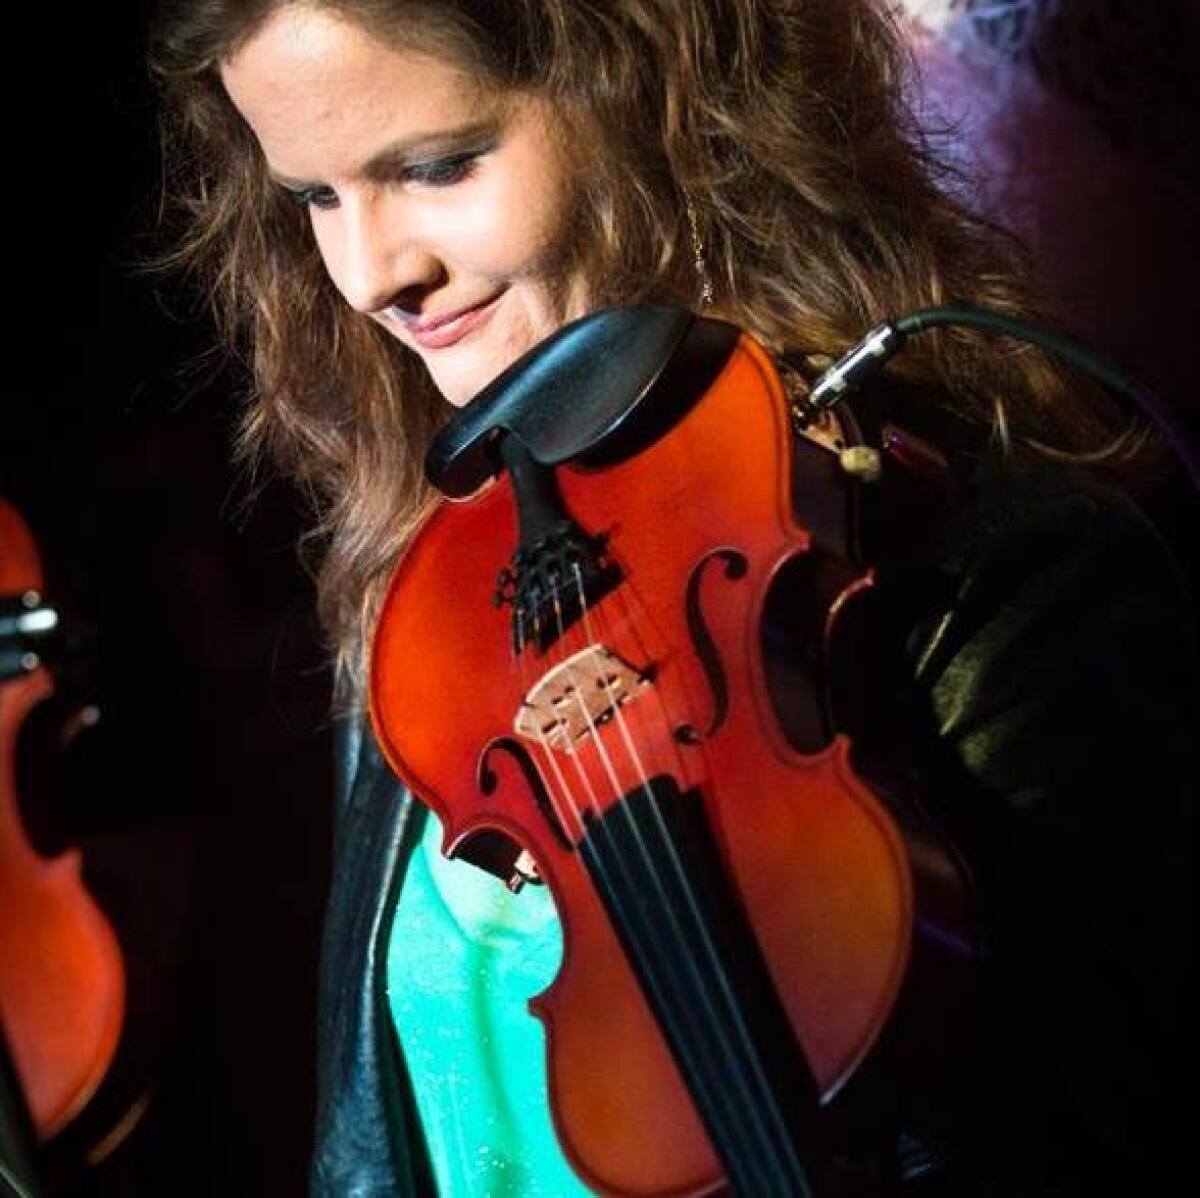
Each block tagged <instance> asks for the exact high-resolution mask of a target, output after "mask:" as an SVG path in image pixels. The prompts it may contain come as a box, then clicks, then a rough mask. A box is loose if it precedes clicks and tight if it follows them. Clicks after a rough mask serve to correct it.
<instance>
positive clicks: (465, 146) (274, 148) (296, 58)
mask: <svg viewBox="0 0 1200 1198" xmlns="http://www.w3.org/2000/svg"><path fill="white" fill-rule="evenodd" d="M221 75H222V78H223V80H224V83H225V87H226V89H227V90H228V92H229V95H230V97H231V98H232V100H233V102H234V104H235V105H236V106H237V108H238V110H239V111H240V112H241V114H242V116H243V117H245V119H246V121H247V122H248V123H249V125H250V127H251V129H252V130H253V131H254V134H255V136H256V137H257V138H258V141H259V144H260V145H261V147H262V150H263V153H264V155H265V156H266V160H267V163H268V166H269V168H270V171H271V174H272V176H273V177H274V178H275V179H277V180H278V181H279V183H280V184H281V186H283V187H284V188H286V189H287V190H288V191H289V192H290V193H291V195H292V196H293V197H294V198H295V200H296V202H297V203H299V204H302V205H303V206H304V207H305V208H306V209H307V211H308V215H309V219H310V220H311V222H312V229H313V233H314V235H315V237H316V241H317V245H318V247H319V248H320V251H321V256H322V258H323V259H324V261H325V266H326V269H327V270H328V271H329V276H330V278H331V279H332V280H333V282H334V284H335V285H336V286H337V289H338V290H339V291H340V292H341V293H342V295H343V296H344V297H345V299H346V302H347V303H348V304H350V306H351V307H353V308H355V309H356V310H357V311H359V312H362V313H364V314H365V315H367V316H369V317H371V319H372V320H375V321H377V322H378V323H379V324H381V325H382V326H383V327H384V328H385V329H387V330H388V332H389V333H391V334H392V335H393V336H394V337H396V338H397V339H398V340H400V341H401V342H403V343H404V344H405V345H406V346H408V347H409V348H410V349H411V350H412V351H413V352H414V353H416V354H418V355H419V356H420V357H421V359H422V360H423V361H424V362H425V365H426V366H427V367H428V369H429V373H430V375H431V376H432V378H433V381H434V382H435V383H436V385H437V386H438V388H439V389H440V390H441V392H442V394H443V395H445V397H446V398H447V399H448V400H449V401H450V402H451V403H453V404H456V405H462V404H464V403H466V402H467V400H469V399H470V398H471V397H472V396H473V395H475V393H476V392H477V391H479V390H480V389H481V388H482V387H484V386H485V385H486V384H487V383H488V382H490V381H491V380H492V379H493V378H495V377H496V375H497V374H499V373H500V372H501V371H502V370H503V369H504V368H505V367H506V366H508V365H510V364H511V363H512V362H513V361H514V360H515V359H516V358H518V357H519V356H520V355H521V354H522V353H524V352H525V350H527V349H529V348H530V347H531V346H533V345H535V344H536V343H537V342H539V341H541V340H542V339H543V338H545V337H546V336H547V335H549V334H550V333H552V332H554V331H555V330H556V329H557V328H559V327H560V326H561V325H562V324H563V323H564V322H565V321H567V320H569V319H573V318H574V317H576V316H580V315H582V314H583V313H584V312H585V311H586V310H587V288H586V286H585V285H584V282H583V280H582V279H581V278H579V277H576V275H577V272H575V271H572V270H571V268H570V267H569V265H568V263H569V260H570V258H571V255H570V253H569V252H568V251H569V249H570V246H571V242H572V238H573V230H572V214H573V206H574V205H573V198H574V195H575V194H576V193H575V191H574V187H573V179H572V175H571V171H570V167H569V165H568V162H567V158H566V155H565V153H564V151H563V149H562V147H561V142H560V139H559V138H558V136H557V132H558V131H557V129H556V127H555V126H554V124H553V121H552V118H551V114H550V112H549V111H548V108H547V105H546V104H545V103H544V102H543V101H541V100H539V99H535V98H533V97H531V96H527V95H523V94H515V93H504V94H497V93H495V92H489V91H484V90H482V89H481V88H480V86H479V85H478V84H477V83H475V82H474V81H473V80H472V79H471V78H469V77H468V76H467V75H465V74H463V73H462V72H460V71H459V70H457V69H456V68H455V67H453V66H451V65H450V64H448V63H447V62H446V61H444V60H442V59H438V58H434V57H430V56H429V55H426V54H421V53H417V52H416V51H408V50H396V49H393V48H391V47H389V46H387V45H385V44H383V43H382V42H379V41H376V40H375V39H374V38H372V37H371V36H370V35H369V34H367V33H365V32H363V31H362V30H361V29H360V28H358V26H356V25H353V24H350V23H349V22H346V21H343V20H341V19H340V18H338V17H336V16H334V15H333V14H330V13H326V12H324V11H322V10H320V9H317V8H313V7H311V6H309V5H298V4H293V5H287V6H285V7H283V8H281V9H280V10H279V11H278V12H276V13H275V15H274V16H273V17H271V18H270V20H269V21H268V23H267V24H266V25H264V26H263V28H262V29H260V30H259V31H258V32H257V33H256V34H255V35H254V36H253V37H252V38H251V39H250V40H249V41H248V42H246V43H244V44H243V45H242V46H241V47H240V48H239V50H238V51H237V53H236V54H234V55H233V57H232V58H230V59H229V60H228V61H227V62H225V63H224V64H223V66H222V70H221Z"/></svg>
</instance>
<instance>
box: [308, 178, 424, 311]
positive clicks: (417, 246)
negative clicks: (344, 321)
mask: <svg viewBox="0 0 1200 1198" xmlns="http://www.w3.org/2000/svg"><path fill="white" fill-rule="evenodd" d="M397 207H398V206H397V205H396V204H393V203H389V202H388V197H387V196H384V195H379V194H374V195H364V196H359V197H355V198H354V199H350V198H345V199H343V201H342V210H341V213H340V215H341V218H342V219H341V221H340V222H339V223H340V224H341V226H342V227H341V230H340V238H339V241H340V246H339V252H338V261H337V264H336V266H334V264H332V263H331V262H330V260H329V256H328V255H327V256H326V266H327V267H328V268H329V269H330V273H331V274H332V275H333V276H334V283H335V284H336V285H337V287H338V290H339V291H341V293H342V295H343V296H344V297H345V299H346V302H347V303H348V304H349V305H350V306H351V307H352V308H354V309H355V310H356V311H358V312H362V313H364V314H367V315H370V314H371V313H374V312H380V311H382V310H383V309H384V308H386V307H388V306H389V305H390V304H397V303H398V304H401V305H404V301H405V297H406V296H407V297H409V298H410V302H411V297H412V295H413V294H414V293H417V292H420V291H422V290H426V289H428V288H429V287H432V286H434V285H436V284H437V283H438V282H439V280H440V279H441V277H442V275H443V274H444V271H443V267H442V263H441V261H440V260H439V258H438V256H437V254H436V253H434V252H433V251H432V249H431V248H430V247H429V246H427V245H426V244H424V242H423V240H422V239H421V238H419V237H415V236H413V235H412V231H411V229H406V223H408V222H406V221H405V220H404V216H403V213H402V212H400V211H397Z"/></svg>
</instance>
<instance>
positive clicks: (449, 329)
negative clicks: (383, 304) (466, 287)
mask: <svg viewBox="0 0 1200 1198" xmlns="http://www.w3.org/2000/svg"><path fill="white" fill-rule="evenodd" d="M502 294H503V292H501V293H500V294H497V295H493V296H492V297H491V298H490V299H486V300H482V301H481V302H480V303H478V304H473V305H471V307H469V308H459V309H458V310H457V311H455V312H449V313H446V314H445V315H443V316H434V317H431V318H427V319H425V320H420V321H417V322H416V323H415V324H407V325H406V331H407V333H408V335H409V336H410V337H411V338H412V339H413V341H414V342H416V344H417V345H419V346H420V347H421V348H422V349H446V348H447V347H448V346H451V345H454V344H455V343H456V342H458V341H461V340H462V339H463V338H464V337H465V336H466V335H467V334H468V333H470V332H471V331H472V330H473V329H475V328H478V326H479V325H480V324H482V323H483V322H484V321H485V320H487V318H488V317H489V316H490V315H491V314H492V312H493V311H494V310H495V306H496V302H497V300H499V299H500V295H502Z"/></svg>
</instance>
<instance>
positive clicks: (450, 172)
mask: <svg viewBox="0 0 1200 1198" xmlns="http://www.w3.org/2000/svg"><path fill="white" fill-rule="evenodd" d="M479 158H480V151H478V150H471V151H469V152H467V153H464V154H451V155H449V156H448V157H446V158H434V159H432V160H431V161H429V162H413V163H409V165H408V166H406V167H405V168H404V178H405V180H406V181H407V182H410V183H425V184H428V185H429V186H431V187H450V186H452V185H453V184H455V183H461V182H462V181H463V180H464V179H465V178H467V176H468V175H470V174H472V173H473V172H474V170H475V168H476V167H477V166H478V165H479Z"/></svg>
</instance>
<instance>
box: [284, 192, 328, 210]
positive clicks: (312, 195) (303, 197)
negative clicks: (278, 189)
mask: <svg viewBox="0 0 1200 1198" xmlns="http://www.w3.org/2000/svg"><path fill="white" fill-rule="evenodd" d="M288 199H290V200H291V201H292V203H293V204H295V205H296V206H297V207H298V208H336V207H337V202H338V198H337V192H335V191H334V190H333V188H332V187H294V188H288Z"/></svg>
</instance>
